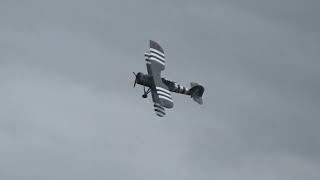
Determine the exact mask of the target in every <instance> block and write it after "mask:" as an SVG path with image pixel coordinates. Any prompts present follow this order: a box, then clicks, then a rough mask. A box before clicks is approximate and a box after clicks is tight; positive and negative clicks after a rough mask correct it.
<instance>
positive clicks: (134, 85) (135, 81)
mask: <svg viewBox="0 0 320 180" xmlns="http://www.w3.org/2000/svg"><path fill="white" fill-rule="evenodd" d="M132 73H133V74H134V76H135V79H134V84H133V87H136V84H137V74H136V73H135V72H132Z"/></svg>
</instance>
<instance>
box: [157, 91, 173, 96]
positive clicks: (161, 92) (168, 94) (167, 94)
mask: <svg viewBox="0 0 320 180" xmlns="http://www.w3.org/2000/svg"><path fill="white" fill-rule="evenodd" d="M157 92H159V93H158V94H164V95H166V96H169V97H171V94H170V93H168V92H164V91H161V90H159V89H157Z"/></svg>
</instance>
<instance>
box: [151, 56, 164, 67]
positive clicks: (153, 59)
mask: <svg viewBox="0 0 320 180" xmlns="http://www.w3.org/2000/svg"><path fill="white" fill-rule="evenodd" d="M149 59H150V60H152V61H156V62H158V63H160V64H162V65H163V66H165V63H164V62H162V61H161V60H159V59H157V58H155V57H150V58H149Z"/></svg>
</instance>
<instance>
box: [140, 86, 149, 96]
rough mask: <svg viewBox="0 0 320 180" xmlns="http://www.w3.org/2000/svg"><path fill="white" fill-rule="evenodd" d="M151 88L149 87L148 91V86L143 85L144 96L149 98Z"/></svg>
mask: <svg viewBox="0 0 320 180" xmlns="http://www.w3.org/2000/svg"><path fill="white" fill-rule="evenodd" d="M150 91H151V89H150V88H149V89H148V90H147V91H146V87H145V86H143V94H142V98H147V97H148V94H149V93H150Z"/></svg>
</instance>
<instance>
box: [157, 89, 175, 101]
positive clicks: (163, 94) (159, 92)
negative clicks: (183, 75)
mask: <svg viewBox="0 0 320 180" xmlns="http://www.w3.org/2000/svg"><path fill="white" fill-rule="evenodd" d="M157 93H158V95H162V96H165V97H167V98H169V99H172V96H168V95H167V94H165V93H163V92H161V91H157Z"/></svg>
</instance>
